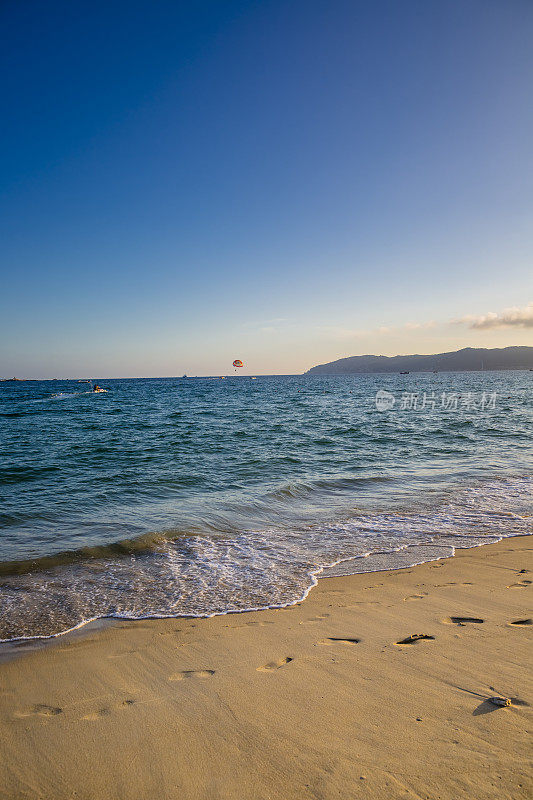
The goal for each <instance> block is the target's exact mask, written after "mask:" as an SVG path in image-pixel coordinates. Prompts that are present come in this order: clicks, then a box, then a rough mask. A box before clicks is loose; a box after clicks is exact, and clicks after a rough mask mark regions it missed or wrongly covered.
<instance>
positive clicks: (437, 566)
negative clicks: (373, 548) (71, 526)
mask: <svg viewBox="0 0 533 800" xmlns="http://www.w3.org/2000/svg"><path fill="white" fill-rule="evenodd" d="M532 550H533V537H517V538H512V539H507V540H504V541H502V542H499V543H498V544H493V545H487V546H485V547H482V548H476V549H471V550H461V551H458V553H457V555H456V557H455V558H453V559H448V560H444V561H440V562H433V563H429V564H423V565H420V566H417V567H412V568H409V569H405V570H401V571H396V572H381V573H371V574H366V575H355V576H350V577H343V578H328V579H323V580H320V581H319V585H318V587H317V588H315V589H314V590H313V591H312V592H311V593H310V595H309V597H308V598H307V600H305V601H304V602H302V603H301V604H300V605H298V606H294V607H291V608H288V609H282V610H272V611H263V612H254V613H246V614H234V615H228V616H221V617H215V618H212V619H167V620H146V621H139V622H126V621H116V622H114V623H111V624H109V625H105V626H104V627H101V628H100V629H96V628H92V629H91V627H88V628H85V629H84V630H83V631H82V632H78V633H76V634H71V635H69V636H66V637H62V638H59V639H57V640H55V641H54V642H53V643H52V644H51V645H47V646H45V647H41V648H38V649H31V648H29V647H24V646H21V647H17V648H14V651H16V652H17V653H18V654H19V655H17V657H16V658H8V659H7V660H6V661H4V662H3V663H2V664H1V665H0V738H1V759H0V762H1V763H0V796H1V797H2V798H9V799H10V800H12V799H13V800H14V799H15V798H17V800H19V799H20V800H22V798H28V800H30V798H31V800H36V799H37V798H47V799H48V798H50V800H52V798H53V800H62V799H63V798H65V800H66V799H67V798H69V800H71V799H72V798H77V799H78V800H96V799H97V798H98V799H100V798H106V799H107V800H118V798H124V799H125V800H147V799H148V798H158V800H164V799H165V798H176V799H177V798H179V800H200V799H203V798H205V799H206V800H215V799H218V798H221V799H224V800H225V799H226V798H228V799H229V798H231V800H233V799H234V798H235V799H236V798H241V799H243V800H275V799H277V798H280V799H281V798H283V800H287V799H288V798H294V800H300V798H324V799H325V800H330V798H331V799H332V798H343V799H344V798H383V799H385V798H387V800H391V798H424V800H426V798H427V799H428V800H447V799H448V798H449V800H452V799H453V800H458V799H459V798H469V800H474V799H475V798H479V800H481V799H483V800H489V798H498V800H502V798H513V800H518V799H519V798H526V797H530V796H531V790H532V781H531V769H530V766H529V764H528V755H530V749H531V748H530V739H529V734H528V728H529V730H530V729H531V705H532V704H533V682H532V676H531V662H532V648H531V637H532V632H533V626H532V624H531V617H532V616H533V611H532V608H531V590H532V585H533V584H532V580H533V560H532V558H531V556H532ZM412 634H423V635H424V637H425V638H421V639H419V640H417V641H414V642H411V643H403V644H402V642H403V641H406V640H407V641H408V637H410V636H411V635H412ZM495 695H499V696H503V697H507V698H511V701H512V705H511V706H510V707H507V708H501V707H498V706H496V705H494V704H493V703H492V702H490V700H489V699H488V698H490V697H493V696H495Z"/></svg>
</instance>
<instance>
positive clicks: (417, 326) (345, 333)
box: [318, 320, 437, 339]
mask: <svg viewBox="0 0 533 800" xmlns="http://www.w3.org/2000/svg"><path fill="white" fill-rule="evenodd" d="M436 324H437V323H436V322H435V321H434V320H430V321H429V322H406V323H404V324H403V325H397V326H390V327H389V326H388V325H381V326H380V327H379V328H369V329H366V330H365V329H362V328H353V329H351V328H342V327H339V326H337V325H323V326H320V327H319V328H318V331H319V332H320V333H323V334H325V335H326V336H330V337H331V338H333V339H361V338H364V337H368V336H391V335H395V336H397V335H398V334H399V333H402V331H419V330H428V329H429V328H434V327H435V326H436Z"/></svg>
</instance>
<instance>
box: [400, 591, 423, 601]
mask: <svg viewBox="0 0 533 800" xmlns="http://www.w3.org/2000/svg"><path fill="white" fill-rule="evenodd" d="M427 595H428V593H427V592H424V593H423V594H410V595H408V596H407V597H404V598H403V599H404V602H405V601H406V600H423V599H424V597H427Z"/></svg>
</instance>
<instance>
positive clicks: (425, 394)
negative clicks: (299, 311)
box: [0, 371, 533, 640]
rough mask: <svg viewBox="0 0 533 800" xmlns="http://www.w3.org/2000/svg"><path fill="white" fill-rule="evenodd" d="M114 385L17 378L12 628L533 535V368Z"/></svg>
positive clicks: (38, 627) (8, 405)
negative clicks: (100, 389) (94, 387)
mask: <svg viewBox="0 0 533 800" xmlns="http://www.w3.org/2000/svg"><path fill="white" fill-rule="evenodd" d="M100 384H101V385H102V386H105V387H106V388H107V389H108V391H107V392H106V393H102V394H93V393H91V392H90V391H88V388H89V387H88V384H86V383H79V382H77V381H42V382H39V381H24V382H4V383H1V384H0V572H1V578H0V639H2V640H9V639H16V638H26V637H39V636H52V635H56V634H59V633H63V632H65V631H67V630H70V629H72V628H74V627H76V626H79V625H81V624H83V623H84V622H86V621H88V620H92V619H95V618H99V617H106V616H120V617H125V618H140V617H147V616H181V615H192V616H206V615H212V614H220V613H227V612H233V611H242V610H245V609H252V608H253V609H255V608H265V607H272V606H283V605H287V604H290V603H294V602H297V601H298V600H299V599H301V598H302V597H304V596H305V594H306V593H307V591H308V590H309V588H310V587H311V586H313V585H314V584H315V583H316V579H317V577H319V576H321V575H332V574H341V573H342V574H346V573H355V572H364V571H373V570H382V569H389V568H393V567H402V566H408V565H412V564H415V563H420V562H422V561H427V560H432V559H435V558H443V557H447V556H451V555H453V553H454V551H455V548H458V547H471V546H477V545H480V544H483V543H486V542H492V541H497V540H499V539H500V538H502V537H504V536H512V535H517V534H525V533H530V532H531V527H532V526H531V517H530V515H531V495H532V492H531V490H532V487H533V477H532V476H533V469H532V454H533V445H532V438H531V423H532V416H533V415H532V410H531V397H532V390H533V373H531V372H520V371H516V372H477V373H439V374H428V373H412V374H410V375H382V374H379V375H354V376H342V377H333V376H324V377H322V376H311V375H309V376H284V377H279V376H276V377H266V376H263V377H262V376H259V377H258V378H257V379H256V380H251V379H250V378H248V377H245V376H235V377H227V378H226V379H225V380H220V379H213V378H204V379H202V378H198V379H185V378H183V379H180V378H168V379H157V380H149V379H137V380H126V379H114V380H105V381H104V380H102V381H100ZM378 393H380V394H378ZM376 396H378V397H379V398H380V400H379V402H378V405H379V408H378V407H377V404H376Z"/></svg>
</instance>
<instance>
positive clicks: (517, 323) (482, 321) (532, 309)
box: [453, 302, 533, 330]
mask: <svg viewBox="0 0 533 800" xmlns="http://www.w3.org/2000/svg"><path fill="white" fill-rule="evenodd" d="M453 321H454V322H456V323H463V324H467V325H468V326H469V327H470V328H473V329H474V330H491V329H496V328H533V302H532V303H529V304H528V305H527V306H525V307H524V308H518V307H517V306H513V307H512V308H506V309H504V311H502V312H501V313H500V314H496V313H495V312H494V311H489V312H488V313H487V314H482V315H481V316H478V317H476V316H474V315H472V314H469V315H467V316H466V317H461V318H460V319H457V320H453Z"/></svg>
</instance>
